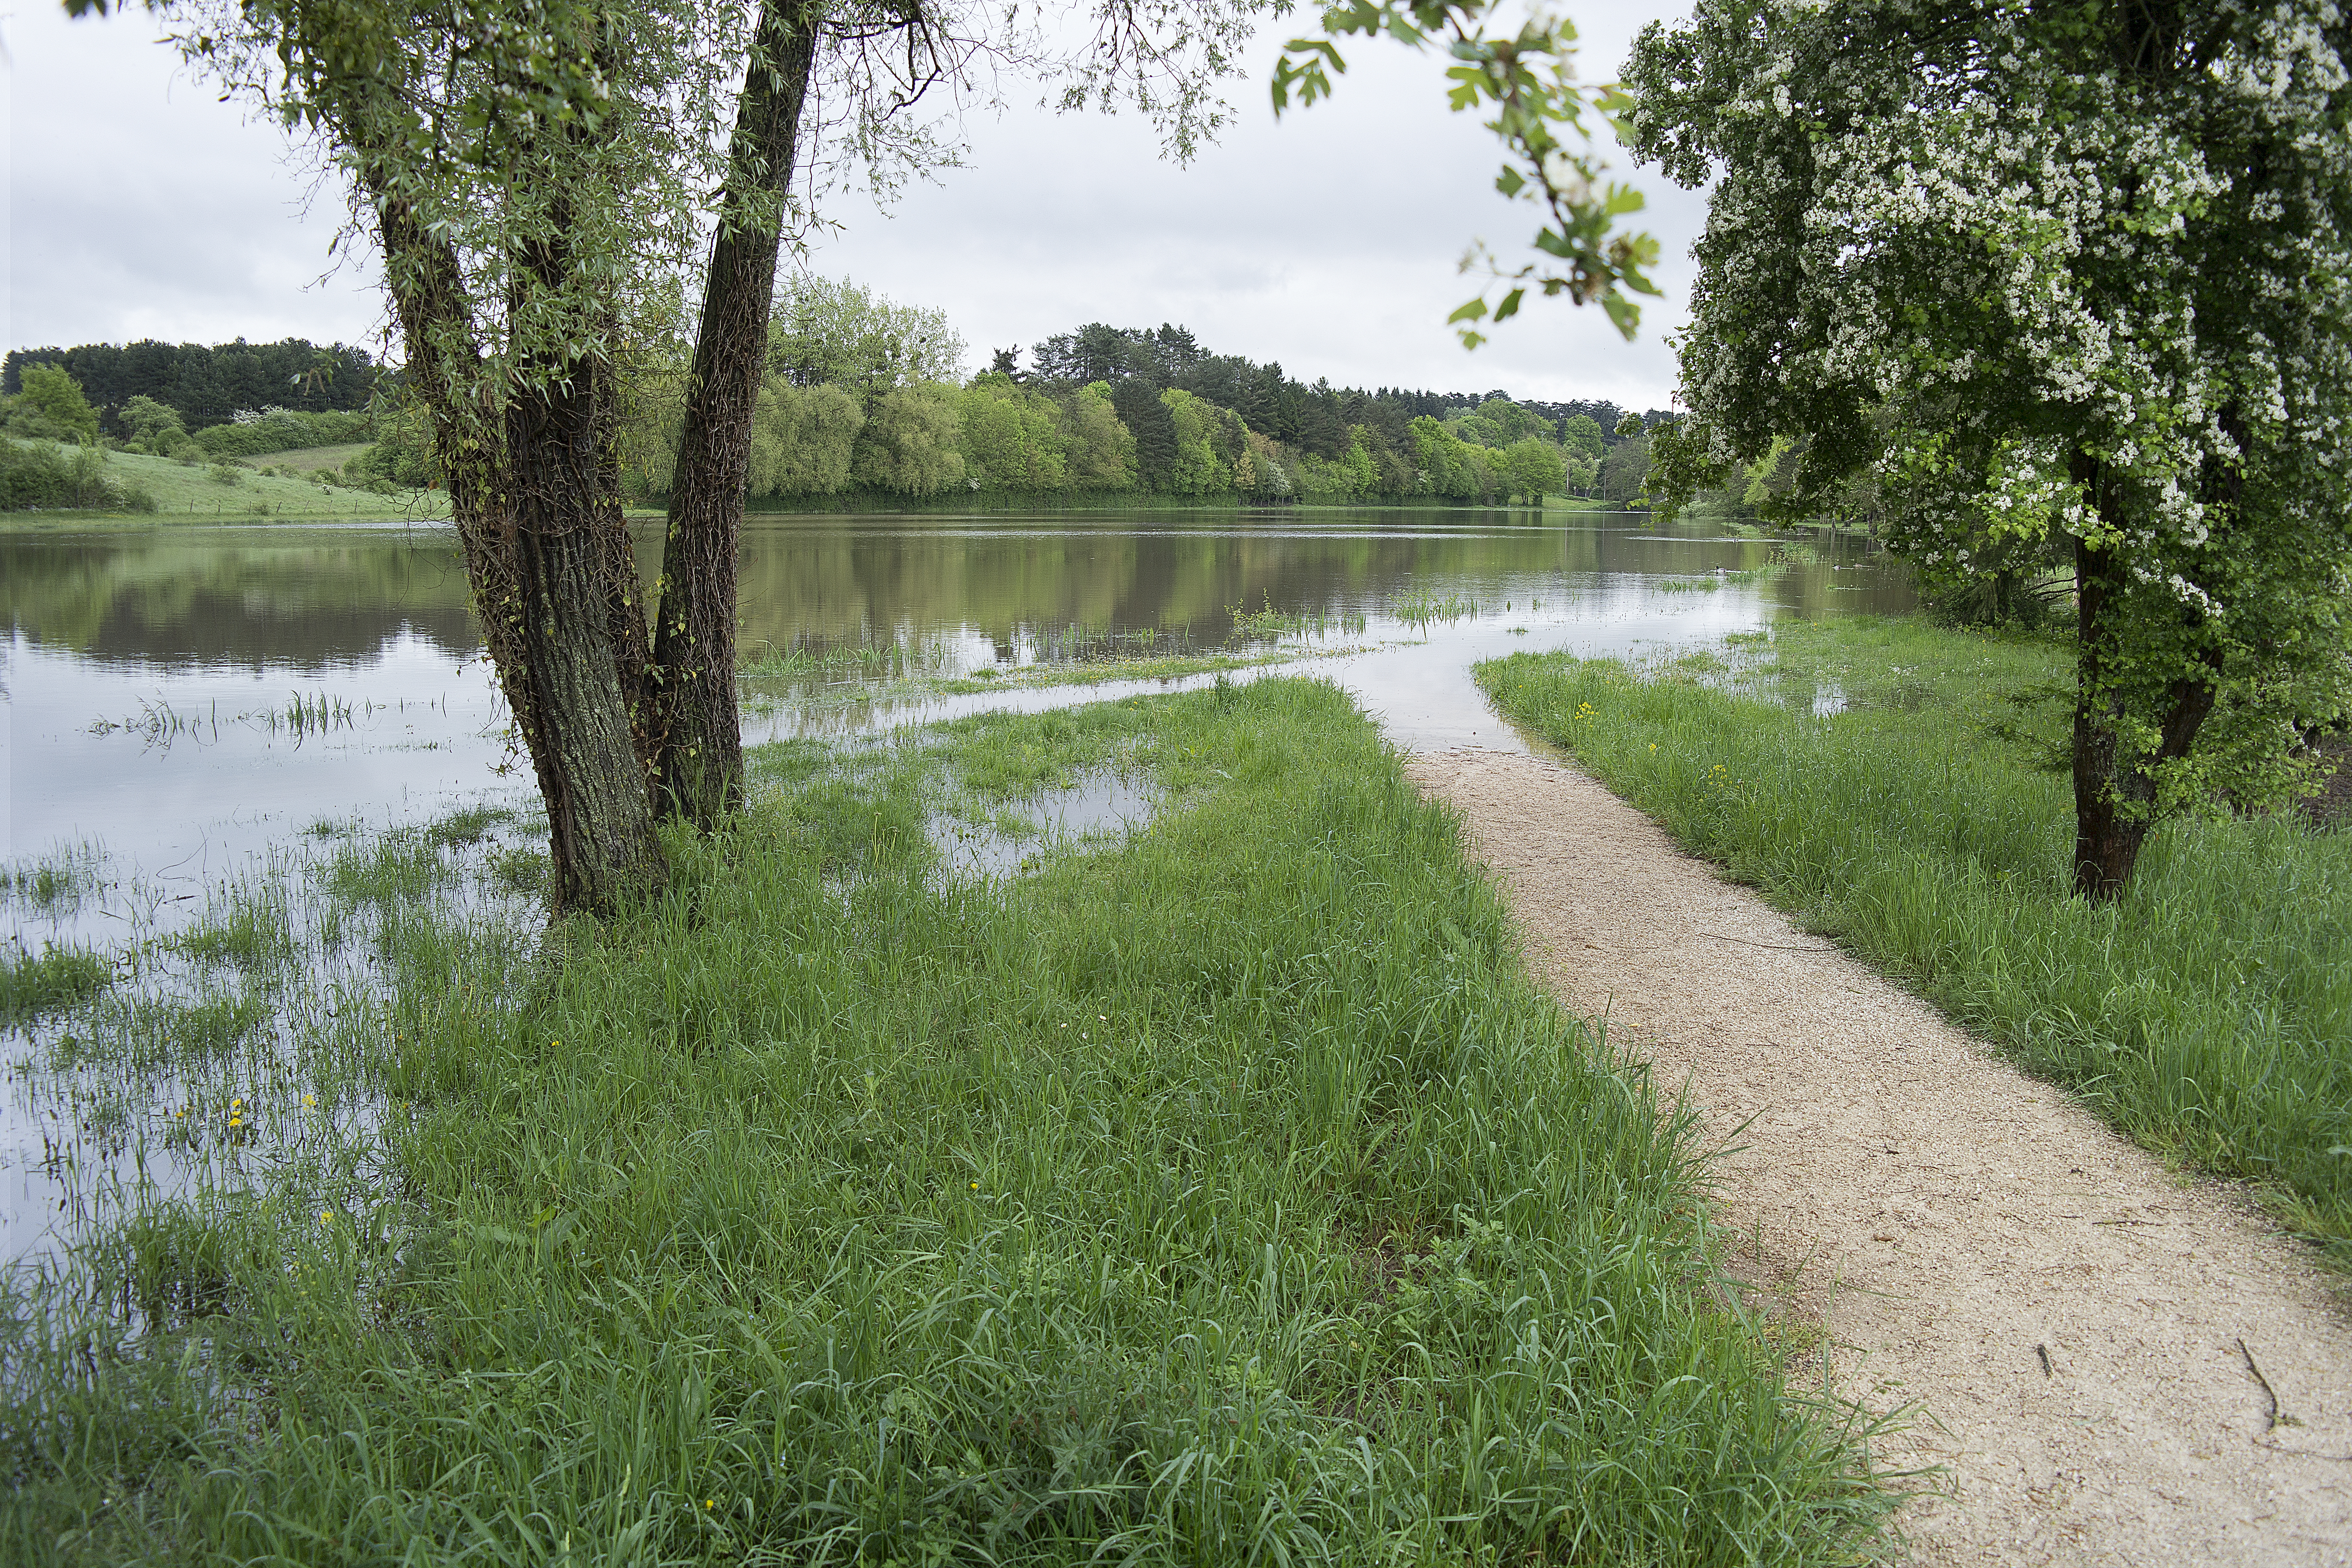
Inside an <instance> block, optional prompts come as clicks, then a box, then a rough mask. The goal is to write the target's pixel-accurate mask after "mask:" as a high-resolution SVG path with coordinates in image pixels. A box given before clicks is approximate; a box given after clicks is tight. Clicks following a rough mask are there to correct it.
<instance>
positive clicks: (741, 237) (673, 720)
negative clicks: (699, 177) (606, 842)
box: [653, 0, 816, 830]
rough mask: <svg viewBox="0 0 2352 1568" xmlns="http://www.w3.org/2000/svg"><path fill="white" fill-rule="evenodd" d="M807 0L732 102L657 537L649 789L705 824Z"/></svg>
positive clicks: (768, 19) (782, 18)
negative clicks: (665, 516)
mask: <svg viewBox="0 0 2352 1568" xmlns="http://www.w3.org/2000/svg"><path fill="white" fill-rule="evenodd" d="M815 24H816V12H815V7H814V5H810V4H807V3H806V0H765V4H763V5H762V6H761V12H760V30H759V35H758V37H757V39H756V40H755V41H754V44H753V47H752V58H751V67H750V69H749V70H748V71H747V72H746V74H745V77H744V81H743V96H742V100H741V102H740V105H739V106H738V109H737V111H736V122H735V137H734V142H733V144H732V146H731V148H730V153H729V157H730V168H729V178H728V188H727V195H726V197H725V200H724V201H723V202H722V204H721V205H720V210H719V232H718V234H717V236H716V237H714V239H713V240H712V242H711V247H710V273H709V279H707V281H706V282H705V284H704V288H703V298H702V321H701V327H700V332H699V336H698V340H697V342H696V344H695V351H694V374H693V378H692V380H691V381H690V382H689V383H688V401H687V408H686V428H685V431H684V433H683V435H682V437H681V438H680V440H679V444H678V454H677V471H676V474H675V477H674V478H673V479H672V480H671V485H670V498H669V526H668V531H667V534H666V536H665V537H664V539H663V542H662V575H661V605H660V608H659V610H658V611H657V612H656V616H655V620H654V626H655V631H654V645H653V666H654V681H655V688H654V690H655V704H656V714H657V716H656V721H655V725H654V729H655V737H656V742H655V750H654V757H655V768H654V781H653V782H654V788H655V791H656V795H657V796H658V797H659V799H660V802H661V805H662V807H663V809H665V810H667V811H669V812H672V813H675V814H676V815H677V816H683V817H685V818H686V819H687V820H688V821H690V822H692V823H694V824H695V825H696V826H699V827H702V828H704V829H706V830H707V829H708V828H709V827H710V826H713V825H714V824H715V823H716V822H718V820H719V818H720V817H722V816H725V815H726V814H727V813H729V812H730V811H732V810H734V809H735V808H736V807H737V806H739V805H741V803H742V797H743V736H742V721H741V719H740V715H739V714H738V712H737V709H736V700H735V561H736V552H737V550H738V548H739V545H740V540H741V537H742V531H743V487H744V482H745V479H746V478H747V476H748V475H749V473H750V471H751V415H752V410H753V407H754V405H755V404H756V402H757V399H758V397H759V395H760V384H761V373H762V372H763V371H764V370H765V368H766V365H767V357H768V310H769V308H770V306H771V305H772V302H773V300H774V296H775V287H776V259H777V251H778V249H779V247H780V245H781V241H782V216H783V201H784V196H785V193H786V191H787V189H788V187H789V186H790V184H791V182H792V174H793V161H794V159H795V157H796V156H797V153H798V144H799V137H800V121H801V109H802V106H803V103H804V102H805V101H806V99H807V95H808V81H809V69H810V66H811V63H812V61H813V60H814V56H815V47H814V46H815V31H816V27H815Z"/></svg>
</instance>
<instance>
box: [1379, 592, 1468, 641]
mask: <svg viewBox="0 0 2352 1568" xmlns="http://www.w3.org/2000/svg"><path fill="white" fill-rule="evenodd" d="M1389 613H1390V614H1391V615H1393V616H1396V618H1397V619H1398V620H1400V621H1402V622H1403V623H1405V624H1406V625H1407V626H1419V627H1420V628H1421V629H1422V630H1423V632H1426V631H1428V630H1429V627H1430V624H1431V623H1432V622H1434V621H1444V623H1445V624H1446V625H1448V626H1451V625H1453V624H1454V622H1456V621H1459V620H1462V619H1464V618H1465V617H1468V616H1475V615H1476V614H1477V613H1478V606H1477V605H1476V604H1475V602H1474V601H1472V600H1469V599H1465V598H1464V597H1463V596H1462V595H1459V594H1448V595H1445V597H1444V598H1442V599H1435V598H1432V597H1430V596H1429V595H1426V594H1415V595H1412V596H1411V597H1409V598H1404V599H1400V600H1398V601H1397V602H1396V604H1395V605H1394V606H1392V607H1391V610H1390V612H1389Z"/></svg>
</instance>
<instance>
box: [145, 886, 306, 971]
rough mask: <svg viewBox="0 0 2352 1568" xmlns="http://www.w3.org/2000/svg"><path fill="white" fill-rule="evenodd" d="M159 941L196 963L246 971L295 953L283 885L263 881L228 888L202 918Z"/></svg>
mask: <svg viewBox="0 0 2352 1568" xmlns="http://www.w3.org/2000/svg"><path fill="white" fill-rule="evenodd" d="M164 945H165V946H166V947H168V948H170V949H172V950H173V952H180V953H183V954H185V955H186V956H187V957H189V958H192V959H194V960H195V961H196V962H197V963H211V964H220V965H225V966H226V967H229V968H233V969H235V970H236V971H238V972H239V973H243V974H247V975H248V976H262V975H267V974H269V973H274V972H276V971H277V970H278V969H279V968H281V967H282V966H283V965H285V964H286V963H289V962H290V961H291V960H292V959H293V958H294V956H295V942H294V933H293V930H292V928H291V926H290V924H289V921H288V914H287V907H286V895H285V890H284V889H281V888H278V887H274V886H270V885H268V884H248V885H243V886H239V887H236V888H233V889H229V890H228V891H227V892H226V893H225V894H224V895H222V896H221V897H219V898H217V899H216V900H215V902H214V905H213V907H212V909H210V910H207V911H206V913H205V919H204V920H202V921H199V922H198V923H196V924H195V925H193V926H191V927H189V928H188V929H187V930H186V931H181V932H179V933H178V934H177V935H175V936H172V937H169V938H167V939H166V940H165V942H164Z"/></svg>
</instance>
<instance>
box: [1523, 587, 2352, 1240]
mask: <svg viewBox="0 0 2352 1568" xmlns="http://www.w3.org/2000/svg"><path fill="white" fill-rule="evenodd" d="M1478 678H1479V680H1480V681H1481V683H1482V684H1483V685H1484V686H1485V687H1486V690H1487V691H1488V692H1489V693H1490V694H1492V695H1493V697H1494V698H1495V700H1496V702H1497V703H1498V704H1499V705H1500V706H1501V707H1502V708H1503V710H1504V711H1506V712H1507V714H1509V715H1510V716H1511V717H1512V718H1513V719H1515V720H1517V721H1519V722H1520V723H1523V724H1526V725H1528V726H1529V727H1531V728H1532V729H1534V730H1536V731H1539V732H1540V733H1542V734H1544V735H1546V736H1548V737H1549V738H1550V739H1552V740H1554V741H1557V742H1559V743H1560V744H1561V745H1563V746H1565V747H1567V748H1568V749H1569V750H1570V751H1571V752H1574V753H1575V755H1576V756H1577V758H1578V759H1579V760H1580V761H1581V762H1582V763H1585V764H1586V765H1587V766H1589V767H1591V769H1592V770H1593V771H1594V773H1597V774H1598V775H1599V776H1600V777H1601V779H1602V780H1603V781H1604V782H1605V783H1607V784H1609V786H1610V787H1611V788H1612V789H1614V790H1615V791H1617V792H1618V793H1619V794H1620V795H1623V796H1624V797H1625V798H1626V799H1628V800H1630V801H1632V802H1633V804H1634V805H1638V806H1640V807H1641V808H1642V809H1643V810H1644V811H1646V812H1648V813H1650V814H1651V815H1652V816H1654V817H1656V818H1657V819H1658V821H1659V822H1660V823H1662V824H1663V825H1664V826H1665V827H1666V828H1667V830H1668V831H1670V832H1672V833H1673V834H1674V835H1675V837H1677V838H1678V839H1680V840H1681V841H1682V842H1683V843H1684V844H1685V845H1686V846H1688V847H1690V848H1691V849H1693V850H1694V851H1696V852H1697V853H1699V854H1701V855H1704V856H1706V857H1708V858H1712V859H1714V860H1716V861H1717V862H1719V863H1720V864H1722V865H1724V866H1726V867H1727V868H1728V869H1729V871H1730V873H1731V874H1732V875H1733V876H1734V877H1735V878H1737V879H1740V880H1743V881H1747V882H1750V883H1753V884H1754V885H1755V886H1757V887H1758V888H1759V889H1762V890H1763V891H1764V892H1765V893H1766V894H1767V895H1768V896H1769V897H1770V898H1771V899H1772V900H1774V901H1776V902H1778V903H1780V905H1782V906H1783V907H1785V908H1788V909H1791V910H1799V911H1801V913H1802V914H1803V916H1804V917H1805V919H1806V920H1807V921H1808V922H1809V923H1810V924H1811V926H1812V927H1813V928H1814V929H1815V930H1818V931H1822V932H1823V933H1824V934H1827V935H1831V936H1833V937H1835V938H1836V939H1837V940H1838V941H1839V942H1841V943H1843V945H1844V946H1845V947H1846V948H1848V949H1849V950H1850V951H1852V952H1854V953H1856V954H1857V955H1859V956H1860V957H1862V958H1864V959H1865V960H1868V961H1869V962H1871V963H1874V964H1877V965H1879V966H1880V967H1882V968H1884V969H1885V970H1887V971H1889V972H1890V973H1895V974H1897V975H1899V976H1902V977H1903V978H1905V979H1906V981H1908V982H1909V983H1910V984H1913V985H1915V986H1916V987H1917V989H1918V990H1919V991H1920V993H1921V994H1923V995H1925V996H1927V997H1928V998H1929V999H1930V1000H1932V1001H1934V1002H1935V1003H1936V1004H1937V1005H1939V1006H1941V1007H1942V1008H1943V1009H1944V1010H1945V1011H1946V1012H1947V1013H1948V1014H1949V1015H1950V1016H1952V1017H1953V1018H1955V1019H1956V1020H1958V1022H1960V1023H1962V1024H1964V1025H1966V1026H1968V1027H1969V1028H1971V1029H1973V1030H1976V1031H1978V1032H1979V1033H1981V1034H1982V1035H1984V1036H1985V1037H1988V1038H1990V1039H1991V1040H1993V1041H1995V1042H1997V1043H1998V1044H1999V1045H2000V1047H2002V1048H2003V1049H2005V1050H2006V1051H2007V1052H2008V1053H2009V1055H2010V1056H2011V1058H2012V1059H2014V1060H2015V1061H2017V1062H2018V1063H2019V1064H2021V1066H2023V1067H2025V1068H2027V1069H2028V1070H2030V1071H2032V1072H2034V1073H2037V1074H2040V1075H2042V1076H2043V1077H2046V1078H2049V1079H2053V1081H2056V1082H2059V1083H2062V1084H2065V1085H2067V1086H2068V1087H2070V1088H2071V1089H2074V1091H2075V1092H2076V1093H2077V1094H2078V1095H2079V1096H2080V1097H2081V1098H2082V1099H2083V1100H2084V1102H2085V1103H2087V1104H2088V1105H2090V1106H2091V1107H2092V1108H2093V1109H2094V1110H2096V1111H2097V1112H2098V1113H2099V1114H2100V1115H2102V1116H2104V1117H2105V1118H2106V1119H2107V1120H2108V1121H2110V1122H2111V1123H2113V1124H2114V1125H2115V1126H2116V1127H2117V1128H2118V1129H2120V1130H2122V1131H2125V1132H2127V1133H2129V1134H2130V1135H2131V1136H2133V1137H2134V1138H2136V1139H2137V1140H2139V1141H2140V1142H2143V1143H2145V1144H2146V1145H2147V1146H2148V1147H2150V1148H2152V1149H2155V1150H2157V1151H2158V1152H2162V1153H2164V1154H2166V1155H2167V1156H2168V1157H2171V1158H2174V1159H2177V1160H2179V1161H2182V1162H2185V1163H2190V1164H2193V1165H2196V1166H2198V1167H2200V1168H2202V1169H2205V1170H2209V1171H2212V1172H2216V1173H2221V1174H2224V1175H2228V1176H2232V1177H2237V1178H2241V1179H2243V1180H2245V1181H2247V1182H2250V1183H2252V1184H2254V1186H2255V1188H2256V1190H2257V1191H2258V1192H2259V1193H2260V1194H2262V1195H2263V1198H2264V1199H2265V1201H2266V1202H2267V1203H2268V1204H2269V1205H2271V1207H2272V1208H2273V1212H2275V1213H2276V1214H2278V1215H2280V1216H2281V1217H2282V1218H2283V1219H2284V1221H2285V1222H2286V1223H2287V1224H2289V1225H2290V1226H2293V1227H2294V1229H2295V1230H2297V1231H2298V1232H2300V1233H2301V1234H2303V1235H2304V1236H2305V1237H2310V1238H2311V1239H2313V1240H2314V1241H2315V1242H2316V1243H2318V1244H2320V1245H2321V1246H2322V1247H2325V1248H2326V1251H2327V1253H2328V1254H2329V1255H2330V1256H2331V1257H2332V1258H2334V1259H2336V1261H2337V1262H2339V1263H2344V1264H2352V834H2346V833H2343V832H2340V831H2318V830H2314V829H2312V828H2310V827H2308V826H2305V825H2304V824H2303V823H2301V822H2300V821H2299V820H2296V819H2294V818H2287V817H2279V818H2265V819H2252V820H2249V819H2222V820H2211V821H2183V822H2174V823H2169V824H2167V825H2165V826H2162V827H2160V828H2159V829H2158V831H2157V832H2156V833H2155V834H2154V835H2153V836H2152V837H2151V838H2150V840H2149V843H2148V846H2147V850H2146V851H2145V853H2144V854H2143V856H2142V858H2141V860H2140V864H2139V868H2138V870H2137V874H2136V876H2135V877H2134V879H2133V880H2132V883H2131V886H2130V889H2128V892H2127V893H2126V897H2125V898H2124V899H2123V900H2120V901H2119V902H2118V903H2116V905H2114V906H2112V907H2108V908H2092V907H2089V906H2087V905H2085V904H2084V903H2083V902H2082V901H2080V900H2076V899H2074V898H2073V897H2072V896H2071V894H2070V891H2069V876H2068V865H2069V861H2070V858H2071V856H2072V850H2073V842H2074V837H2073V836H2074V806H2073V796H2072V793H2071V785H2070V784H2069V781H2068V780H2067V779H2066V777H2064V776H2063V774H2061V773H2058V772H2057V771H2055V769H2054V768H2053V766H2052V765H2051V763H2053V761H2054V760H2056V759H2058V758H2060V757H2063V754H2064V742H2065V725H2066V722H2067V717H2068V708H2067V700H2066V699H2065V696H2064V693H2065V691H2066V690H2067V687H2068V679H2069V659H2068V650H2067V649H2066V648H2065V647H2063V646H2061V645H2060V644H2058V643H2055V642H2052V641H2047V640H2036V639H2023V638H2015V639H2002V638H1998V637H1988V636H1985V635H1981V634H1971V633H1967V632H1957V631H1946V630H1942V629H1939V628H1937V627H1936V626H1931V625H1929V624H1927V623H1926V622H1925V621H1921V620H1895V621H1890V620H1870V619H1840V620H1834V621H1824V622H1820V623H1801V622H1788V621H1784V622H1781V623H1780V624H1779V625H1778V626H1776V627H1775V628H1774V629H1773V632H1772V634H1771V639H1770V642H1769V645H1764V644H1760V643H1759V641H1758V640H1756V639H1755V638H1754V637H1748V638H1737V639H1733V643H1732V646H1731V647H1730V648H1729V649H1728V657H1725V656H1721V655H1711V654H1706V653H1705V652H1703V651H1702V652H1701V653H1699V654H1696V655H1693V656H1688V657H1685V658H1682V659H1680V660H1676V661H1672V662H1668V663H1663V664H1659V665H1654V666H1651V667H1648V668H1643V669H1640V670H1636V669H1632V668H1627V667H1626V666H1624V665H1622V664H1620V663H1617V662H1614V661H1611V660H1589V661H1581V662H1580V661H1578V660H1575V659H1571V658H1563V657H1559V656H1528V655H1519V656H1517V657H1514V658H1508V659H1504V660H1499V661H1496V662H1493V663H1489V664H1485V665H1481V666H1480V667H1479V669H1478ZM1841 704H1842V705H1843V710H1841V711H1832V712H1827V713H1826V714H1825V716H1822V717H1816V716H1815V710H1816V709H1817V708H1818V709H1822V710H1829V709H1834V708H1838V707H1839V706H1840V705H1841Z"/></svg>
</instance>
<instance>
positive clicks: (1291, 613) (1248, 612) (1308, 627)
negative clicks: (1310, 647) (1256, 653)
mask: <svg viewBox="0 0 2352 1568" xmlns="http://www.w3.org/2000/svg"><path fill="white" fill-rule="evenodd" d="M1225 614H1226V616H1228V617H1230V618H1231V620H1232V622H1233V632H1232V636H1233V637H1234V640H1235V641H1253V642H1266V641H1271V640H1273V639H1275V638H1276V637H1328V636H1331V635H1333V634H1335V633H1338V634H1343V635H1345V634H1354V633H1360V632H1361V631H1363V630H1364V628H1365V626H1366V624H1367V622H1366V620H1365V617H1364V616H1363V615H1362V614H1361V613H1360V612H1356V611H1347V610H1277V609H1276V608H1275V607H1274V595H1273V594H1272V593H1271V592H1269V593H1267V594H1266V595H1265V602H1264V603H1263V604H1262V605H1260V606H1259V607H1258V608H1256V609H1255V610H1253V609H1251V608H1249V607H1248V606H1247V605H1227V606H1226V608H1225Z"/></svg>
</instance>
